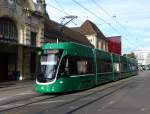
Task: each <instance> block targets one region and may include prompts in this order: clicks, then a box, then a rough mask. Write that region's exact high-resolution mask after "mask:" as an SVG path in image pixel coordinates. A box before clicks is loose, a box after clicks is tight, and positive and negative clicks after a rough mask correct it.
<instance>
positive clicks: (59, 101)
mask: <svg viewBox="0 0 150 114" xmlns="http://www.w3.org/2000/svg"><path fill="white" fill-rule="evenodd" d="M66 101H68V100H56V101H45V102H37V103H33V104H30V106H31V105H41V104H50V103H61V102H66Z"/></svg>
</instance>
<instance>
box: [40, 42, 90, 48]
mask: <svg viewBox="0 0 150 114" xmlns="http://www.w3.org/2000/svg"><path fill="white" fill-rule="evenodd" d="M42 48H43V49H76V48H82V49H92V47H89V46H86V45H82V44H79V43H74V42H63V43H46V44H44V45H43V46H42Z"/></svg>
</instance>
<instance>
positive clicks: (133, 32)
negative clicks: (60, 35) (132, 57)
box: [46, 0, 150, 53]
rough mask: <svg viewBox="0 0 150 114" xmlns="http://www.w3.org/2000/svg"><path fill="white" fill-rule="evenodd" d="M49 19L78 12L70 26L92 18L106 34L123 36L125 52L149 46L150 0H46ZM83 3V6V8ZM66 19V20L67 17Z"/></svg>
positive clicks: (123, 50)
mask: <svg viewBox="0 0 150 114" xmlns="http://www.w3.org/2000/svg"><path fill="white" fill-rule="evenodd" d="M46 3H47V12H48V14H49V16H50V19H52V20H54V21H57V22H58V23H61V21H62V17H64V16H67V15H74V16H77V17H78V18H77V19H74V20H73V21H72V22H71V23H69V24H68V25H67V26H68V27H78V26H81V24H82V23H83V22H84V21H85V20H87V19H89V20H90V21H92V22H93V23H95V24H96V25H97V26H98V28H99V29H100V30H101V31H102V32H103V34H104V35H105V36H106V37H109V36H118V35H120V36H121V37H122V52H123V53H130V52H134V51H137V50H141V49H144V50H150V44H149V42H150V32H149V30H150V13H149V12H150V6H149V5H150V0H46ZM83 7H84V8H83ZM66 21H67V20H66Z"/></svg>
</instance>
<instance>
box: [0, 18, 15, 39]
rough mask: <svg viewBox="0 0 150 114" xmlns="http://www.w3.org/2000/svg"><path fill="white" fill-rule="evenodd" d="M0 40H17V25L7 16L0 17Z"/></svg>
mask: <svg viewBox="0 0 150 114" xmlns="http://www.w3.org/2000/svg"><path fill="white" fill-rule="evenodd" d="M0 40H4V41H12V42H17V27H16V25H15V23H14V22H13V21H12V20H11V19H9V18H4V17H3V18H0Z"/></svg>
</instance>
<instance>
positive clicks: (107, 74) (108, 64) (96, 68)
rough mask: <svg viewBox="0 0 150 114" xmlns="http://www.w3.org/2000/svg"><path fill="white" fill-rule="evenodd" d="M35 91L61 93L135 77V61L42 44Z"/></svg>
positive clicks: (81, 48)
mask: <svg viewBox="0 0 150 114" xmlns="http://www.w3.org/2000/svg"><path fill="white" fill-rule="evenodd" d="M39 66H40V68H39V70H38V71H39V73H38V75H37V79H36V85H35V90H36V91H37V92H41V93H62V92H70V91H77V90H84V89H89V88H92V87H94V86H96V85H99V84H104V83H107V82H111V81H117V80H120V79H123V78H127V77H130V76H133V75H136V74H137V72H138V70H137V61H136V60H134V59H130V58H126V57H123V56H119V55H115V54H112V53H108V52H105V51H102V50H99V49H94V48H91V47H88V46H84V45H81V44H77V43H71V42H69V43H53V44H52V43H51V44H50V43H47V44H44V45H43V51H42V53H41V61H40V65H39Z"/></svg>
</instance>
